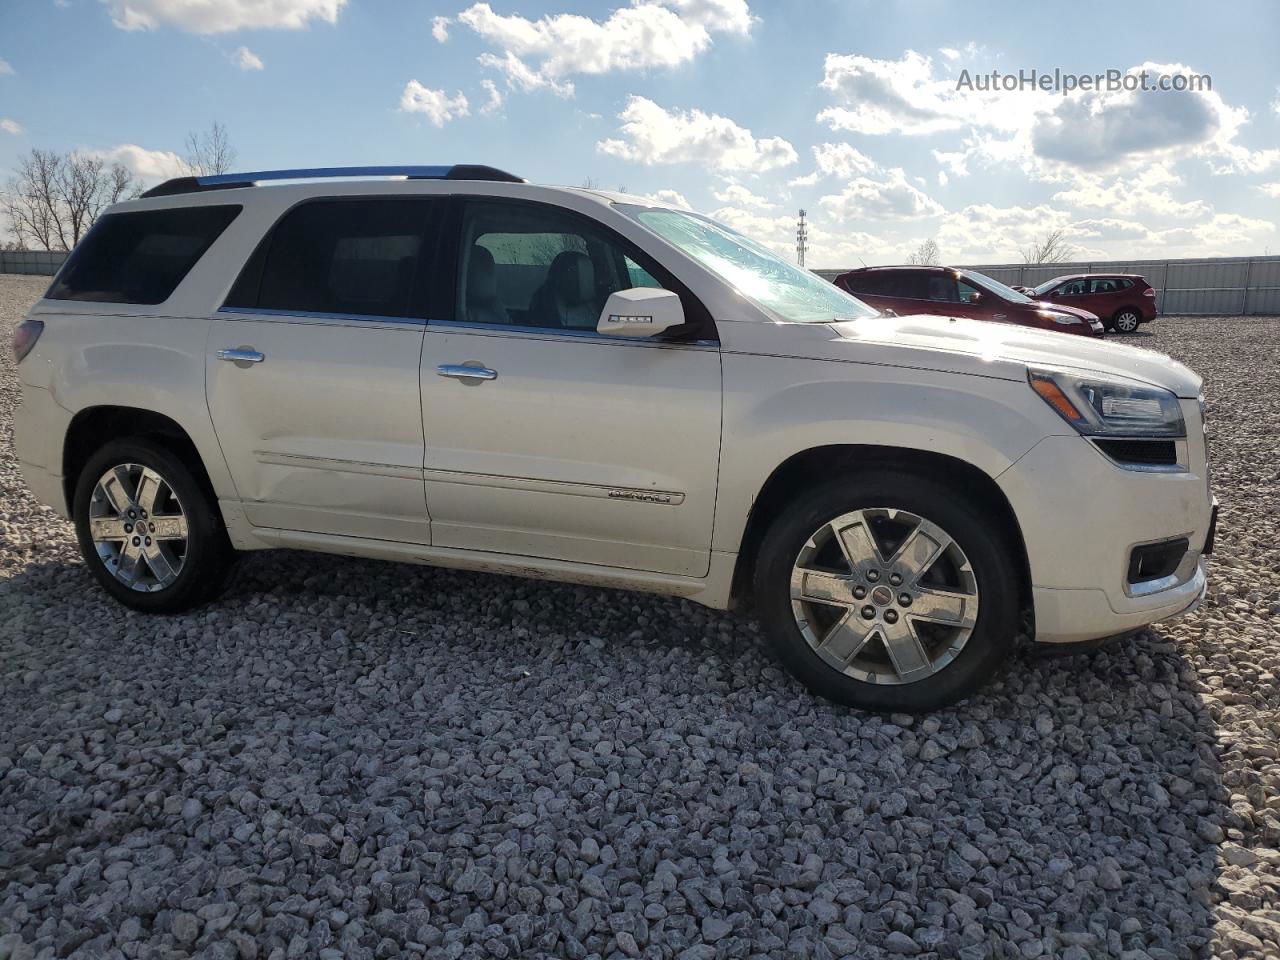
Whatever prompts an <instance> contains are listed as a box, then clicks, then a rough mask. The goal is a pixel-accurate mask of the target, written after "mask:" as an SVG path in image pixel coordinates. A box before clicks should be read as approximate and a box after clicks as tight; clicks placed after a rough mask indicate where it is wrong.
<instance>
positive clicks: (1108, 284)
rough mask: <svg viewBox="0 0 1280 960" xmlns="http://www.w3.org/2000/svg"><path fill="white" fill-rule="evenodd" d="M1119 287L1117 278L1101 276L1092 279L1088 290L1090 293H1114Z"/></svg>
mask: <svg viewBox="0 0 1280 960" xmlns="http://www.w3.org/2000/svg"><path fill="white" fill-rule="evenodd" d="M1119 289H1121V285H1120V281H1119V280H1112V279H1111V278H1110V277H1102V278H1101V279H1097V280H1094V281H1092V286H1091V288H1090V292H1092V293H1115V292H1116V291H1117V290H1119Z"/></svg>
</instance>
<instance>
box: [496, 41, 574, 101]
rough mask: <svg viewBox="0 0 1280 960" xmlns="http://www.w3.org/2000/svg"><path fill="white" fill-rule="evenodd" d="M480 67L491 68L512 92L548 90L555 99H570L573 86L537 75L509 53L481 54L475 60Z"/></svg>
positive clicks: (564, 81) (536, 72) (541, 74)
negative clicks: (504, 80) (505, 80)
mask: <svg viewBox="0 0 1280 960" xmlns="http://www.w3.org/2000/svg"><path fill="white" fill-rule="evenodd" d="M476 59H477V60H478V61H479V62H480V65H481V66H484V67H492V68H493V69H495V70H497V71H499V72H500V73H501V74H502V75H503V76H505V77H506V78H507V86H508V87H510V88H511V89H512V90H523V91H524V92H525V93H528V92H530V91H531V90H543V89H545V90H550V91H551V92H552V93H554V94H555V95H556V96H557V97H572V96H573V84H572V83H570V82H569V81H568V80H556V79H553V78H552V77H549V76H547V75H546V74H545V73H539V72H538V71H537V70H534V69H532V68H530V66H529V65H528V64H527V63H525V62H524V61H523V60H521V59H520V58H519V57H517V56H516V55H515V54H514V53H511V52H510V51H508V52H507V55H506V56H504V57H499V56H498V55H497V54H493V53H482V54H480V56H479V57H477V58H476Z"/></svg>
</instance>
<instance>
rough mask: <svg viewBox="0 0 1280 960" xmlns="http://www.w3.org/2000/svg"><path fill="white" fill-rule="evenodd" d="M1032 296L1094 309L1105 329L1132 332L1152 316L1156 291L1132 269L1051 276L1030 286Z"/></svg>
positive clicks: (1090, 309) (1092, 311)
mask: <svg viewBox="0 0 1280 960" xmlns="http://www.w3.org/2000/svg"><path fill="white" fill-rule="evenodd" d="M1030 295H1031V296H1032V297H1034V298H1035V299H1037V300H1040V301H1043V302H1044V303H1051V304H1053V305H1054V306H1055V307H1057V306H1071V307H1077V308H1079V309H1081V310H1088V311H1090V312H1091V313H1096V314H1097V315H1098V316H1099V317H1101V318H1102V322H1103V323H1104V324H1106V326H1107V329H1109V330H1116V331H1118V332H1120V333H1133V331H1135V330H1137V329H1138V324H1140V323H1150V322H1151V321H1152V320H1154V319H1155V318H1156V292H1155V291H1154V290H1152V289H1151V284H1149V283H1147V281H1146V278H1144V277H1140V276H1138V275H1137V274H1136V273H1106V274H1102V273H1075V274H1071V275H1069V276H1065V277H1054V278H1053V279H1052V280H1046V281H1045V282H1044V283H1042V284H1040V286H1038V287H1035V288H1033V289H1032V290H1031V294H1030Z"/></svg>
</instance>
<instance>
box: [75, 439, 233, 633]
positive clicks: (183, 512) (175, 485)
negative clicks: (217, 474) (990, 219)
mask: <svg viewBox="0 0 1280 960" xmlns="http://www.w3.org/2000/svg"><path fill="white" fill-rule="evenodd" d="M73 510H74V514H73V517H74V520H75V526H76V538H77V540H78V541H79V543H80V552H81V554H82V555H83V556H84V560H85V563H86V564H88V566H89V570H90V572H91V573H92V574H93V576H94V577H95V578H96V579H97V581H98V582H99V583H100V584H101V585H102V587H103V588H104V589H105V590H106V591H107V593H109V594H111V596H113V597H114V598H115V599H117V600H119V601H120V602H121V603H123V604H125V605H126V606H129V607H133V608H134V609H135V610H143V611H146V612H148V613H173V612H177V611H180V610H185V609H187V608H189V607H192V606H195V605H197V604H199V603H203V602H204V601H206V600H209V599H211V598H212V597H213V596H215V595H216V594H217V593H218V591H219V590H220V589H221V588H222V585H223V583H224V581H225V580H226V575H227V573H228V571H229V569H230V567H231V563H232V559H233V557H234V551H233V550H232V549H231V544H230V542H229V541H228V539H227V534H226V530H225V529H224V528H223V525H222V518H221V516H220V515H219V513H218V509H217V506H216V504H215V503H214V502H213V500H212V498H211V497H210V496H209V495H208V494H207V493H206V492H205V489H204V487H203V485H202V484H201V483H200V481H199V480H198V479H197V477H196V475H195V474H194V473H193V471H192V470H191V468H190V467H189V466H188V465H187V464H186V463H185V462H184V461H183V460H182V459H180V458H179V457H176V456H174V455H173V454H172V453H170V452H169V451H168V450H166V449H164V448H163V447H161V446H159V445H158V444H155V443H152V442H151V441H149V440H141V439H133V440H117V441H112V442H110V443H108V444H106V445H105V446H104V447H102V449H100V450H99V451H98V452H97V453H95V454H94V455H93V456H91V457H90V458H89V460H88V462H87V463H86V464H85V466H84V469H82V470H81V472H80V477H79V480H78V482H77V484H76V492H75V500H74V507H73Z"/></svg>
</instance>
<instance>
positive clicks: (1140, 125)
mask: <svg viewBox="0 0 1280 960" xmlns="http://www.w3.org/2000/svg"><path fill="white" fill-rule="evenodd" d="M1144 70H1145V71H1147V72H1148V73H1150V74H1152V75H1155V74H1165V75H1177V74H1184V75H1185V74H1191V73H1193V72H1194V71H1192V70H1191V68H1189V67H1187V66H1185V65H1183V64H1178V63H1173V64H1159V63H1151V62H1147V63H1143V64H1140V65H1139V66H1137V67H1132V68H1130V70H1129V71H1128V72H1129V73H1136V72H1138V71H1144ZM1247 117H1248V111H1247V110H1244V109H1243V108H1233V107H1229V106H1227V104H1226V103H1225V102H1224V101H1223V99H1222V96H1221V95H1220V94H1218V93H1216V92H1214V91H1212V90H1208V91H1202V90H1147V91H1137V90H1135V91H1124V90H1121V91H1117V92H1106V91H1104V92H1092V91H1090V92H1086V93H1082V94H1079V95H1073V96H1069V97H1066V98H1064V99H1063V100H1062V102H1061V103H1059V104H1058V106H1057V107H1055V108H1054V109H1053V110H1052V111H1050V112H1047V113H1044V114H1041V115H1040V116H1038V117H1037V118H1036V120H1035V123H1034V124H1033V125H1032V128H1031V145H1032V149H1033V150H1034V151H1035V153H1036V154H1037V155H1038V156H1040V157H1043V158H1045V159H1047V160H1059V161H1062V162H1063V163H1067V164H1070V165H1072V166H1075V167H1079V168H1082V169H1086V170H1089V169H1106V168H1112V167H1115V166H1116V165H1117V164H1118V163H1119V162H1120V161H1123V160H1125V159H1128V158H1130V157H1139V156H1143V155H1146V156H1150V155H1153V154H1162V153H1163V154H1168V153H1169V152H1170V151H1174V150H1186V149H1187V148H1189V147H1194V146H1199V145H1201V144H1209V143H1212V142H1213V141H1215V140H1216V139H1217V138H1218V137H1220V136H1222V135H1225V137H1226V139H1227V140H1229V139H1230V137H1231V136H1233V135H1234V133H1235V130H1236V128H1237V127H1238V126H1239V125H1240V124H1241V123H1242V122H1244V120H1245V119H1247ZM1224 142H1225V141H1224Z"/></svg>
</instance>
